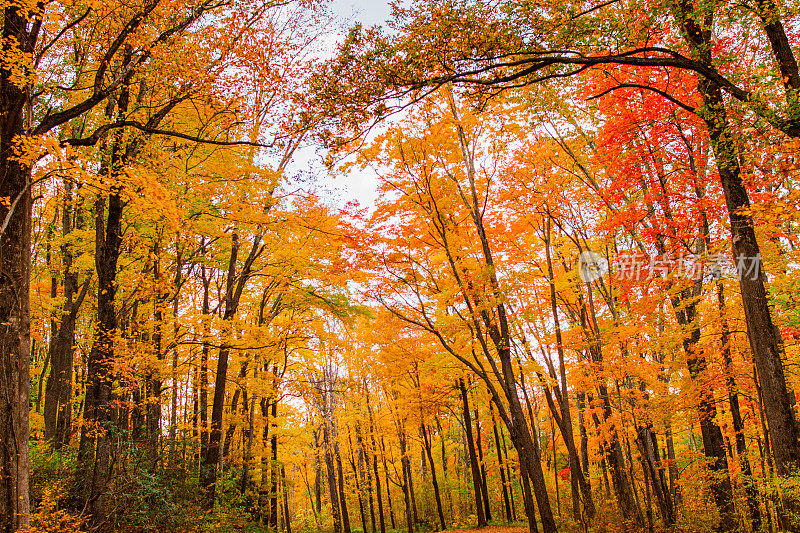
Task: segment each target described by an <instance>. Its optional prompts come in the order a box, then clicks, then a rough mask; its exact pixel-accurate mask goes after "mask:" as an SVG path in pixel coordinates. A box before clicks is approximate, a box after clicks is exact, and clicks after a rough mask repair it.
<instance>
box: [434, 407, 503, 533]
mask: <svg viewBox="0 0 800 533" xmlns="http://www.w3.org/2000/svg"><path fill="white" fill-rule="evenodd" d="M420 429H421V432H422V439H423V444H424V445H425V454H426V455H427V456H428V462H429V463H430V465H431V482H432V483H433V497H434V499H435V500H436V513H437V514H438V515H439V524H440V526H441V528H442V529H441V530H442V531H444V530H445V529H447V524H446V523H445V521H444V510H443V509H442V496H441V494H439V482H438V481H437V479H436V465H435V464H434V463H433V454H432V453H431V440H430V438H429V437H428V429H427V428H426V427H425V424H424V423H423V424H421V425H420ZM496 434H497V427H495V435H496ZM503 490H505V485H503Z"/></svg>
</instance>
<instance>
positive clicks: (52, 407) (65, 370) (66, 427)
mask: <svg viewBox="0 0 800 533" xmlns="http://www.w3.org/2000/svg"><path fill="white" fill-rule="evenodd" d="M72 205H73V197H72V181H71V180H69V179H65V180H64V207H63V210H62V212H61V225H62V234H63V235H64V236H65V237H66V236H67V235H69V234H70V233H72V213H73V210H72ZM61 255H62V263H63V267H64V305H63V307H62V310H61V320H60V321H59V322H60V324H59V327H58V329H57V332H56V335H55V336H54V337H53V338H52V339H51V340H50V346H49V349H48V359H49V360H50V374H49V375H48V376H47V386H46V388H45V393H44V394H45V398H44V438H45V439H46V440H48V441H50V442H52V443H53V446H54V447H55V448H56V449H59V448H61V446H63V445H64V444H68V443H69V438H70V428H71V422H72V403H71V401H72V355H73V354H72V352H73V348H74V344H75V322H76V320H77V317H78V310H79V308H80V305H81V303H82V302H83V299H84V297H85V296H86V293H87V291H88V288H89V280H88V279H87V280H86V281H85V282H84V284H83V287H82V288H81V292H80V294H78V295H77V299H76V293H77V291H78V275H77V274H76V273H75V272H73V271H72V260H73V257H72V246H71V245H70V243H69V241H66V240H65V242H64V243H63V244H62V245H61Z"/></svg>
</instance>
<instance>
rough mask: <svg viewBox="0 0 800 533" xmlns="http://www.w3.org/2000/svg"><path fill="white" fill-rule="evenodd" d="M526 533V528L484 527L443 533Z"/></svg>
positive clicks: (449, 530) (451, 530)
mask: <svg viewBox="0 0 800 533" xmlns="http://www.w3.org/2000/svg"><path fill="white" fill-rule="evenodd" d="M475 532H480V533H528V528H527V527H520V526H486V527H473V528H469V529H448V530H447V531H445V532H444V533H475Z"/></svg>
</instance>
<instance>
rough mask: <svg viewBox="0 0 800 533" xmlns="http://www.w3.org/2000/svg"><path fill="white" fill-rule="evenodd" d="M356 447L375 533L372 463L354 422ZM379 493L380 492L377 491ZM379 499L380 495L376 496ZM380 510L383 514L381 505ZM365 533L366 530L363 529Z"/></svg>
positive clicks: (358, 426)
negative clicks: (361, 462)
mask: <svg viewBox="0 0 800 533" xmlns="http://www.w3.org/2000/svg"><path fill="white" fill-rule="evenodd" d="M370 414H371V413H370ZM356 445H357V446H358V450H359V451H360V452H361V456H362V457H363V458H364V461H363V462H364V464H363V465H362V468H363V473H365V474H366V479H367V485H366V487H365V488H366V492H367V498H368V501H369V516H370V523H371V524H372V533H377V532H376V527H377V525H376V522H375V498H374V497H373V494H372V463H371V462H370V457H369V454H368V453H367V449H366V446H364V437H363V436H362V435H361V426H360V425H359V424H358V422H356ZM375 470H376V472H375V477H376V478H377V462H376V463H375ZM378 492H379V493H380V491H378ZM378 496H379V497H380V494H378ZM380 507H381V509H380V510H379V511H380V512H381V513H383V505H381V506H380ZM364 531H365V532H366V529H364Z"/></svg>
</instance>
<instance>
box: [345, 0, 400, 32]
mask: <svg viewBox="0 0 800 533" xmlns="http://www.w3.org/2000/svg"><path fill="white" fill-rule="evenodd" d="M331 10H332V11H333V12H334V13H336V14H337V15H339V16H341V17H342V18H344V19H349V18H351V17H352V18H353V20H354V21H355V22H361V23H362V24H363V25H365V26H372V25H375V24H381V23H383V22H384V21H385V20H386V19H387V18H388V17H389V11H390V7H389V2H388V1H386V0H372V1H370V0H334V2H333V4H332V6H331Z"/></svg>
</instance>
